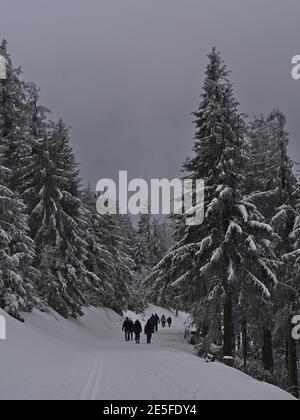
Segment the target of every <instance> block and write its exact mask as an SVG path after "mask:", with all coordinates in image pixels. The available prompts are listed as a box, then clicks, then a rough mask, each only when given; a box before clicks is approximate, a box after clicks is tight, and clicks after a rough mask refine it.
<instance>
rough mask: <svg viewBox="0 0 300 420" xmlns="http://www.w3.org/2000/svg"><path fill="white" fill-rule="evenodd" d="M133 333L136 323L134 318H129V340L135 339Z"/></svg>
mask: <svg viewBox="0 0 300 420" xmlns="http://www.w3.org/2000/svg"><path fill="white" fill-rule="evenodd" d="M133 334H134V323H133V321H132V319H131V318H130V319H129V340H130V341H133Z"/></svg>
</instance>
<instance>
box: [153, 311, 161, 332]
mask: <svg viewBox="0 0 300 420" xmlns="http://www.w3.org/2000/svg"><path fill="white" fill-rule="evenodd" d="M154 319H155V332H158V325H159V323H160V318H159V316H158V315H157V314H155V315H154Z"/></svg>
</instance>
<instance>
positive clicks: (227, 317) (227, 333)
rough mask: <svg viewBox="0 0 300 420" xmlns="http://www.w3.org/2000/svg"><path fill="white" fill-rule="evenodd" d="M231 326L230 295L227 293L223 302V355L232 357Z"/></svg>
mask: <svg viewBox="0 0 300 420" xmlns="http://www.w3.org/2000/svg"><path fill="white" fill-rule="evenodd" d="M232 336H233V327H232V297H231V295H228V296H227V297H226V301H225V304H224V343H223V355H224V357H232V356H233V352H232V345H233V340H232Z"/></svg>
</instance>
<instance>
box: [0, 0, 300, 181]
mask: <svg viewBox="0 0 300 420" xmlns="http://www.w3.org/2000/svg"><path fill="white" fill-rule="evenodd" d="M299 17H300V2H299V0H242V1H241V0H84V1H83V0H0V38H1V37H2V38H6V39H7V40H8V42H9V49H10V52H11V55H12V56H13V59H14V63H15V65H22V66H23V70H24V76H25V78H26V79H27V80H33V81H35V82H37V84H38V85H39V86H40V88H41V91H42V101H43V103H44V104H45V105H47V106H48V107H50V108H51V109H52V111H53V115H54V116H55V117H57V116H61V117H62V118H63V119H64V120H65V121H66V123H67V124H68V125H70V126H71V127H72V139H73V145H74V149H75V153H76V157H77V160H78V161H79V162H80V164H81V171H82V177H83V179H84V180H85V181H87V180H90V181H91V182H92V183H96V182H97V180H98V179H100V178H103V177H114V176H115V175H116V174H117V173H118V171H119V170H128V171H129V174H130V176H131V177H144V178H150V177H151V178H161V177H174V176H177V175H178V170H179V169H180V167H181V164H182V162H183V161H184V160H185V158H186V156H187V155H190V154H191V147H192V138H193V132H194V127H193V124H192V117H191V116H190V113H191V112H192V111H193V110H195V109H196V108H197V106H198V102H199V95H200V93H201V85H202V80H203V72H204V70H205V66H206V63H207V58H206V55H207V54H208V52H209V51H210V49H211V48H212V47H213V46H216V47H217V48H218V49H219V50H221V52H222V54H223V58H224V59H225V61H226V63H227V64H228V66H229V68H230V69H231V70H232V80H233V82H234V85H235V93H236V96H237V98H238V99H239V101H240V103H241V110H242V111H244V112H246V113H248V114H250V115H252V114H254V113H255V114H260V113H267V112H269V111H271V110H272V108H274V107H278V108H280V109H281V110H282V111H283V112H284V113H286V115H287V118H288V128H289V131H290V133H291V146H290V151H291V155H292V157H293V158H294V159H295V160H297V159H299V160H300V158H299V152H300V143H299V138H298V133H300V116H299V107H300V81H294V80H293V79H292V78H291V59H292V57H293V56H294V55H296V54H300V41H299V40H300V24H299ZM54 116H53V118H54Z"/></svg>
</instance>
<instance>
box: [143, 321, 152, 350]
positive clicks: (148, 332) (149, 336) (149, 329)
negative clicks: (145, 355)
mask: <svg viewBox="0 0 300 420" xmlns="http://www.w3.org/2000/svg"><path fill="white" fill-rule="evenodd" d="M145 334H146V336H147V344H151V340H152V334H153V325H152V321H151V319H149V321H148V322H147V324H146V326H145Z"/></svg>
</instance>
